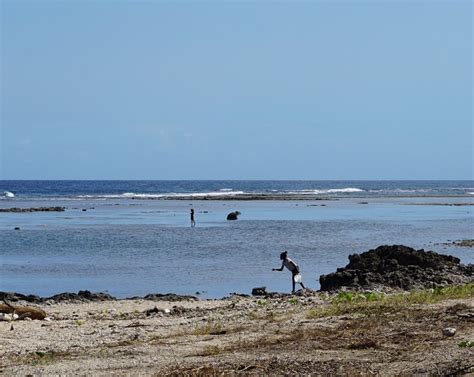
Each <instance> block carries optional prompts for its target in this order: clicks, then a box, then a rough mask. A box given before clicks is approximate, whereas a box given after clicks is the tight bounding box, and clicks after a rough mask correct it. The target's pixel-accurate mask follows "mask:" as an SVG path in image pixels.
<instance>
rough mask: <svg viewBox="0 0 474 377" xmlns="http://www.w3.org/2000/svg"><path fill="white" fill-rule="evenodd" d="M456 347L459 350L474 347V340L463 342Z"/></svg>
mask: <svg viewBox="0 0 474 377" xmlns="http://www.w3.org/2000/svg"><path fill="white" fill-rule="evenodd" d="M458 346H459V347H461V348H471V347H474V340H463V341H462V342H459V344H458Z"/></svg>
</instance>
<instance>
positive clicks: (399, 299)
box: [307, 283, 474, 318]
mask: <svg viewBox="0 0 474 377" xmlns="http://www.w3.org/2000/svg"><path fill="white" fill-rule="evenodd" d="M469 297H474V284H472V283H470V284H464V285H452V286H446V287H437V288H434V289H426V290H415V291H410V292H403V293H398V294H394V295H387V294H384V293H379V292H364V293H359V292H340V293H338V294H337V295H336V296H335V297H333V298H332V300H331V301H330V304H329V305H324V306H321V307H317V308H313V309H311V310H310V311H309V313H308V315H307V317H308V318H321V317H328V316H335V315H343V314H349V313H354V314H362V315H371V314H381V313H385V312H392V313H395V312H397V311H400V310H402V309H404V308H407V307H409V306H411V305H419V304H433V303H436V302H439V301H443V300H453V299H461V298H469Z"/></svg>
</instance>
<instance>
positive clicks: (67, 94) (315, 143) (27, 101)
mask: <svg viewBox="0 0 474 377" xmlns="http://www.w3.org/2000/svg"><path fill="white" fill-rule="evenodd" d="M472 16H473V9H472V3H471V2H470V1H445V2H443V1H440V2H434V1H420V2H417V1H394V2H388V1H381V2H375V1H371V2H363V1H357V0H354V1H335V2H329V1H327V2H318V1H313V2H266V1H265V2H264V1H259V2H252V1H246V2H225V3H223V2H217V1H216V2H196V1H194V2H185V1H179V2H161V1H147V2H136V1H133V2H132V1H106V0H102V1H101V0H96V1H49V2H46V1H23V0H20V1H13V0H1V48H2V49H1V68H2V71H1V73H2V74H1V156H0V179H472V178H473V142H474V141H473V112H472V111H473V110H472V109H473V99H472V84H473V82H472V70H473V66H472V29H471V28H472Z"/></svg>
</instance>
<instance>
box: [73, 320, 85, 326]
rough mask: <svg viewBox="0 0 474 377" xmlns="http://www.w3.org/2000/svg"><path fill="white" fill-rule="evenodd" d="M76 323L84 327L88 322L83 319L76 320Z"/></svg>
mask: <svg viewBox="0 0 474 377" xmlns="http://www.w3.org/2000/svg"><path fill="white" fill-rule="evenodd" d="M74 323H75V324H76V325H77V326H82V325H83V324H84V323H86V321H84V320H83V319H76V320H75V321H74Z"/></svg>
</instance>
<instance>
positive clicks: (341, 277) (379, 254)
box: [319, 245, 474, 291]
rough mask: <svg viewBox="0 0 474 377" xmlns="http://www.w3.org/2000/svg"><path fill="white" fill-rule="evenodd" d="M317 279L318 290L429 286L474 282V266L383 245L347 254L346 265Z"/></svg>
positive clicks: (440, 255)
mask: <svg viewBox="0 0 474 377" xmlns="http://www.w3.org/2000/svg"><path fill="white" fill-rule="evenodd" d="M319 282H320V285H321V291H334V290H338V289H340V288H342V287H347V288H351V289H374V288H379V287H381V286H385V287H392V288H401V289H404V290H410V289H416V288H432V287H435V286H442V285H448V284H464V283H472V282H474V265H468V266H464V265H462V264H460V260H459V258H456V257H453V256H450V255H442V254H438V253H435V252H434V251H424V250H423V249H421V250H415V249H413V248H411V247H407V246H403V245H392V246H387V245H385V246H379V247H378V248H376V249H373V250H369V251H367V252H365V253H362V254H352V255H350V256H349V264H348V265H347V266H346V267H344V268H338V269H337V271H336V272H334V273H331V274H328V275H321V276H320V278H319Z"/></svg>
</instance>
